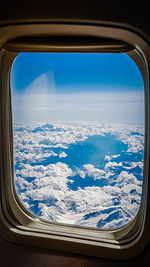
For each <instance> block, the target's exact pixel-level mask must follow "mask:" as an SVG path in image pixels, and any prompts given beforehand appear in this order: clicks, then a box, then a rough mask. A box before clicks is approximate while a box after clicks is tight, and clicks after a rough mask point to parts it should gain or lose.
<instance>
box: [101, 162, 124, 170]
mask: <svg viewBox="0 0 150 267" xmlns="http://www.w3.org/2000/svg"><path fill="white" fill-rule="evenodd" d="M121 166H122V162H119V163H117V162H115V161H113V162H112V161H110V162H108V163H106V164H105V169H108V168H114V167H121Z"/></svg>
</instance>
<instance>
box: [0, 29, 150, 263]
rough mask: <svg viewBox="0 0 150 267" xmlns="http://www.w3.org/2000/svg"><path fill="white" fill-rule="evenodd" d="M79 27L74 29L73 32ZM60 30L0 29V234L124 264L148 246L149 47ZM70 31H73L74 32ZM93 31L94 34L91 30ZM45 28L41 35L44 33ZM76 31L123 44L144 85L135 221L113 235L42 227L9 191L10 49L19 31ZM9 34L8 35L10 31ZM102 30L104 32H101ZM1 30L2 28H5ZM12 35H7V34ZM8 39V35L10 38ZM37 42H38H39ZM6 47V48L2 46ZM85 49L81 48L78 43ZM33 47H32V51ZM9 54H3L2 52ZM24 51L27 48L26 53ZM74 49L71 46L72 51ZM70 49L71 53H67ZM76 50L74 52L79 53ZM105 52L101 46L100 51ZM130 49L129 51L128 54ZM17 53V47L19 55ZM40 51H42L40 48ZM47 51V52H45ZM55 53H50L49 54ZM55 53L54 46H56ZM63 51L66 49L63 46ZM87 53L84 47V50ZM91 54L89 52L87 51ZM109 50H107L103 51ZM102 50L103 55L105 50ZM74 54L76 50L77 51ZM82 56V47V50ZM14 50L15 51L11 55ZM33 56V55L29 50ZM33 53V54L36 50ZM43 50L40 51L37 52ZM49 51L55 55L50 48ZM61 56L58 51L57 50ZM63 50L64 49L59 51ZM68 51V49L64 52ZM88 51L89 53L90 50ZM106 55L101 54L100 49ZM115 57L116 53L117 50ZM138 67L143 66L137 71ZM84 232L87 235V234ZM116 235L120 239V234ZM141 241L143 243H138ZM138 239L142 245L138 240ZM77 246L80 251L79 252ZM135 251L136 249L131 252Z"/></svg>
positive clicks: (118, 34) (126, 34)
mask: <svg viewBox="0 0 150 267" xmlns="http://www.w3.org/2000/svg"><path fill="white" fill-rule="evenodd" d="M78 26H79V28H78ZM78 26H77V25H66V30H65V27H63V28H62V25H59V24H57V25H51V24H47V25H46V27H45V25H34V27H33V25H32V26H31V25H21V26H20V25H18V26H9V27H8V28H7V31H6V32H5V33H4V31H3V29H0V36H2V40H3V44H1V45H2V47H3V48H2V50H1V69H0V75H1V89H2V90H1V96H0V99H1V100H0V101H1V111H0V112H1V116H0V118H1V132H2V135H1V136H0V139H1V140H0V142H1V143H2V148H1V149H2V150H1V160H0V161H1V163H2V174H1V209H0V213H1V215H2V216H1V217H2V218H1V221H0V224H3V227H4V222H5V223H6V226H5V231H6V232H7V234H6V235H5V238H6V236H7V238H8V239H10V238H11V239H12V240H13V242H14V243H17V244H20V243H21V242H22V243H24V244H25V245H27V246H35V247H42V248H46V249H47V248H50V249H55V250H59V251H67V252H72V253H78V254H84V255H91V256H96V257H100V256H101V257H104V256H105V257H106V258H115V259H128V258H131V257H133V256H135V255H136V254H137V253H139V252H140V251H142V249H143V247H144V246H146V244H147V242H148V241H149V237H147V236H146V229H148V223H149V221H150V216H149V215H150V206H149V205H148V200H147V197H148V199H150V192H148V176H149V169H148V166H149V144H150V142H149V105H148V103H149V70H148V63H147V62H150V58H149V46H148V45H147V44H146V43H145V41H144V40H142V39H141V38H140V37H139V36H138V35H135V33H132V32H130V31H127V30H124V29H120V28H119V29H118V28H117V27H115V28H112V27H111V28H110V27H106V26H91V25H88V29H87V27H86V26H85V25H78ZM74 27H75V28H74ZM93 27H94V31H93ZM45 28H46V29H47V32H46V30H45ZM77 28H78V30H79V33H80V34H83V35H84V34H85V32H86V36H93V35H96V36H97V35H98V36H100V37H103V38H104V37H105V38H106V36H107V38H110V37H111V38H114V39H115V38H116V40H117V41H118V40H121V42H125V43H126V42H127V43H129V46H128V47H130V48H131V47H132V50H130V49H129V50H130V51H125V52H127V54H128V55H129V56H130V57H131V58H132V59H133V60H134V61H135V62H136V64H137V65H138V66H141V67H139V68H140V70H141V72H142V75H143V79H144V83H145V110H146V112H145V114H146V118H145V120H146V124H145V125H146V129H145V159H144V162H145V164H144V165H145V167H144V179H143V180H144V184H143V194H142V203H143V204H142V205H141V207H140V210H139V212H138V214H137V216H136V217H135V218H134V219H133V220H132V221H131V222H130V223H129V224H128V225H126V226H124V227H122V228H119V229H117V230H109V231H106V230H93V229H88V230H87V229H86V230H85V229H84V228H82V229H81V228H80V227H74V226H65V225H58V224H55V225H54V224H50V223H49V224H47V223H45V222H43V221H42V220H39V219H38V218H36V217H34V216H33V217H34V218H33V217H32V216H31V215H30V214H28V213H27V212H26V211H25V210H24V209H23V207H21V206H20V203H19V202H18V200H17V197H16V196H15V195H14V188H13V177H12V176H13V158H12V155H13V151H12V148H13V144H12V124H11V103H10V102H11V93H10V80H9V77H10V70H11V65H12V63H13V60H14V59H15V57H16V55H17V53H18V52H19V51H18V52H16V50H17V49H18V50H19V45H18V44H17V46H16V47H15V49H14V48H11V44H12V41H9V40H12V39H13V38H18V37H20V36H22V35H23V34H22V29H24V36H27V35H34V36H37V30H38V31H40V32H41V34H42V35H44V36H47V35H50V36H51V35H52V34H53V32H54V29H55V30H56V29H57V34H58V36H59V35H60V33H61V34H64V32H65V33H67V35H68V36H70V34H72V31H73V32H77ZM13 29H14V31H12V30H13ZM104 29H105V31H104ZM5 30H6V29H5ZM12 32H13V33H12ZM12 35H13V36H12ZM41 38H42V37H41ZM7 45H8V46H7ZM84 45H85V44H84ZM33 46H34V47H32V48H31V50H32V49H35V50H36V49H39V51H41V50H40V49H41V47H40V44H39V46H38V45H37V44H36V43H35V44H34V45H33ZM35 46H36V48H35ZM6 48H7V49H9V50H11V49H12V50H13V51H7V50H6ZM29 48H30V44H28V47H27V49H29ZM76 48H77V47H76ZM76 48H74V47H73V48H71V49H72V51H74V49H76ZM82 48H83V47H81V46H79V48H78V49H79V50H80V49H81V51H82ZM105 48H106V47H105ZM133 48H134V49H133ZM21 49H22V48H21V47H20V50H21ZM42 49H44V48H42ZM50 49H52V48H50ZM55 49H56V50H55ZM59 49H60V46H59ZM65 49H66V51H68V50H67V47H65ZM88 49H89V48H88ZM90 49H93V48H90ZM109 49H110V47H109ZM109 49H108V48H107V52H108V51H110V50H109ZM79 50H78V51H79ZM83 50H84V51H85V50H86V49H85V47H84V48H83ZM14 51H15V52H14ZM32 51H33V50H32ZM36 51H37V50H36ZM42 51H43V50H42ZM53 51H58V50H57V48H56V47H54V48H53ZM61 51H62V50H61ZM63 51H64V50H63ZM69 51H70V50H69ZM90 51H91V50H90ZM105 51H106V50H105ZM118 52H119V50H118ZM142 64H143V66H142ZM87 232H88V234H87ZM121 232H122V234H121ZM143 237H144V238H143ZM143 239H144V241H143ZM81 246H82V249H81ZM135 248H136V249H135Z"/></svg>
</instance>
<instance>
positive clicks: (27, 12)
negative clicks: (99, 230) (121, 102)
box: [0, 0, 150, 267]
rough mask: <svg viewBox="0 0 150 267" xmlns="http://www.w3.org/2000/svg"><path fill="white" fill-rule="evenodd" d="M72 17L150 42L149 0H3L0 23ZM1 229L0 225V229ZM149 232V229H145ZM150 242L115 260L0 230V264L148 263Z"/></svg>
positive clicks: (72, 18) (69, 19)
mask: <svg viewBox="0 0 150 267" xmlns="http://www.w3.org/2000/svg"><path fill="white" fill-rule="evenodd" d="M54 21H55V22H57V21H59V22H62V21H73V23H78V22H80V23H87V22H90V23H93V24H100V23H102V24H104V25H107V24H109V22H111V23H113V24H114V25H118V24H119V25H122V26H123V27H125V28H127V29H128V28H130V29H132V30H133V32H134V31H135V32H138V34H139V35H140V34H141V35H142V37H144V38H145V39H146V41H147V42H150V16H149V2H148V1H135V2H133V1H132V2H131V1H130V3H128V4H127V2H120V3H119V5H118V4H116V2H114V1H112V2H111V1H100V0H99V1H97V0H94V1H90V0H80V1H65V0H64V1H57V0H56V1H46V0H44V1H39V0H37V1H34V0H33V1H23V2H22V1H18V2H17V1H7V0H5V1H2V2H1V8H0V27H2V26H4V25H11V24H21V23H31V22H32V23H37V22H41V23H45V22H54ZM1 231H2V228H1V225H0V233H1ZM147 234H148V235H150V232H149V233H147ZM149 264H150V244H149V245H148V246H147V248H146V249H144V250H143V252H142V253H140V255H138V256H137V257H135V258H133V259H130V260H126V261H117V260H109V259H103V258H94V257H87V256H80V255H72V254H69V253H68V254H67V253H63V252H62V253H60V252H56V251H49V250H44V249H36V248H34V247H33V248H28V247H26V246H19V245H16V244H13V243H10V242H8V241H7V238H6V240H4V239H3V238H1V234H0V266H2V267H3V266H4V267H5V266H107V267H109V266H116V267H117V266H118V267H119V266H143V265H145V266H149Z"/></svg>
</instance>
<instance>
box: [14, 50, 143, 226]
mask: <svg viewBox="0 0 150 267" xmlns="http://www.w3.org/2000/svg"><path fill="white" fill-rule="evenodd" d="M11 87H12V95H13V127H14V158H15V160H14V177H15V181H14V183H15V188H16V191H17V194H18V196H19V198H20V200H21V202H22V203H23V204H24V205H25V206H26V208H27V209H28V210H30V211H31V212H32V213H33V214H35V215H36V216H39V217H40V218H43V219H45V220H48V221H49V222H54V223H65V224H73V225H77V226H84V227H94V228H100V229H102V228H103V229H114V228H118V227H121V226H123V225H125V224H126V223H128V222H129V221H130V220H131V219H132V218H133V217H134V216H135V215H136V214H137V212H138V209H139V206H140V201H141V192H142V180H143V159H144V116H145V114H144V108H145V107H144V85H143V80H142V76H141V74H140V71H139V69H138V68H137V66H136V64H135V63H134V62H133V61H132V60H131V59H130V58H129V57H128V56H127V55H126V54H125V53H116V54H115V53H113V54H111V53H20V54H19V55H18V56H17V58H16V60H15V62H14V64H13V67H12V71H11Z"/></svg>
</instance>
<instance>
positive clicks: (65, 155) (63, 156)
mask: <svg viewBox="0 0 150 267" xmlns="http://www.w3.org/2000/svg"><path fill="white" fill-rule="evenodd" d="M66 157H67V154H66V153H65V152H61V153H59V158H66Z"/></svg>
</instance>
